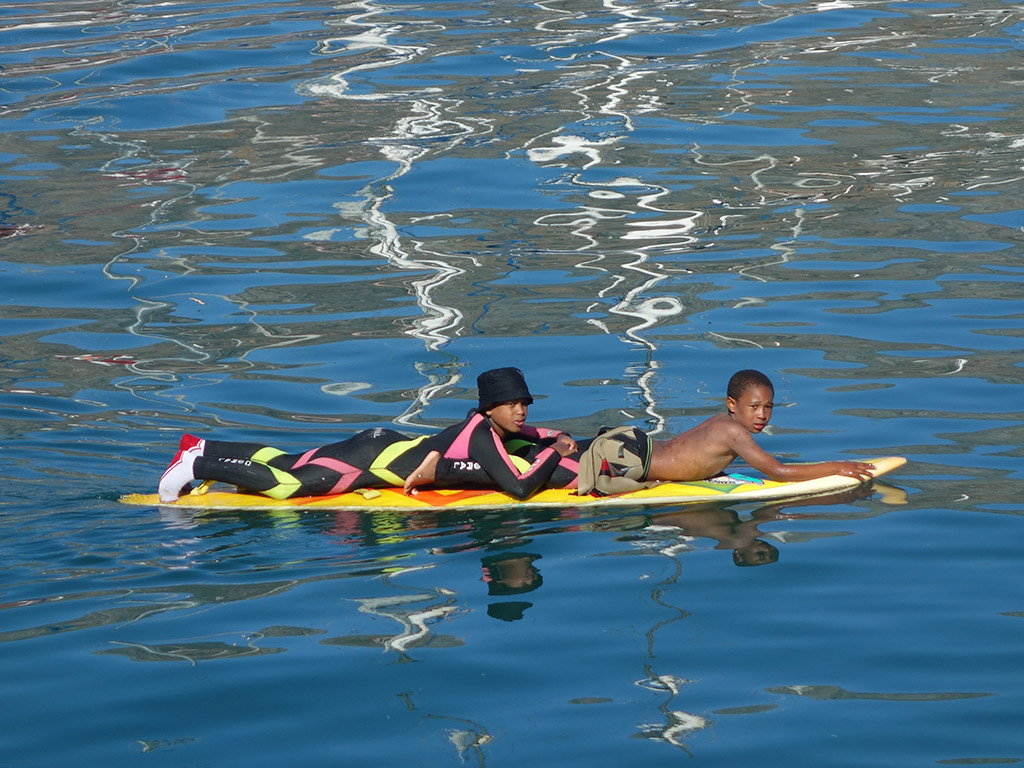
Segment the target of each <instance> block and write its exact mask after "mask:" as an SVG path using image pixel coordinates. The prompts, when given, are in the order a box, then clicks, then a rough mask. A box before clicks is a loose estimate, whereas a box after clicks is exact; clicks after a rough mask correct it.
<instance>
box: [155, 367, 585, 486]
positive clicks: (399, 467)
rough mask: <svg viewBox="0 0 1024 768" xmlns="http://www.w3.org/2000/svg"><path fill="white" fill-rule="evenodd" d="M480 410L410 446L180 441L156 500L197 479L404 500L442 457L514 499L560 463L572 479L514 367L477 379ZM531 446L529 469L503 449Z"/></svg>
mask: <svg viewBox="0 0 1024 768" xmlns="http://www.w3.org/2000/svg"><path fill="white" fill-rule="evenodd" d="M477 383H478V385H479V393H478V394H479V406H478V407H477V408H476V409H474V410H473V411H472V412H471V413H470V414H469V416H467V418H466V419H465V420H464V421H463V422H462V423H460V424H456V425H454V426H451V427H448V428H447V429H445V430H444V431H442V432H440V433H439V434H437V435H433V436H430V437H428V436H426V435H423V436H420V437H409V436H407V435H403V434H401V433H399V432H396V431H394V430H391V429H381V428H377V429H367V430H364V431H362V432H359V433H358V434H356V435H353V436H352V437H350V438H348V439H346V440H342V441H339V442H336V443H331V444H329V445H325V446H322V447H320V448H314V449H312V450H310V451H305V452H302V453H285V452H284V451H281V450H279V449H277V448H273V447H270V446H266V445H261V444H256V443H238V442H226V441H219V440H203V439H200V438H198V437H194V436H192V435H185V436H183V437H182V438H181V443H180V445H179V446H178V453H177V454H176V455H175V457H174V460H173V461H172V462H171V465H170V466H169V467H168V468H167V470H166V471H165V472H164V474H163V476H162V477H161V478H160V488H159V494H160V501H161V502H165V503H170V502H173V501H175V500H177V498H178V496H179V495H181V493H182V492H183V491H185V490H186V489H188V488H190V486H191V483H192V482H193V481H195V480H205V481H219V482H224V483H230V484H231V485H235V486H238V487H239V488H241V489H244V490H246V491H250V492H254V493H261V494H263V495H265V496H270V497H271V498H274V499H289V498H295V497H301V496H329V495H334V494H339V493H345V492H348V491H354V490H357V489H360V488H382V487H387V486H401V485H403V484H405V487H406V491H407V492H411V491H412V489H413V487H414V486H417V485H423V484H427V483H429V482H430V478H432V477H433V472H432V467H433V464H434V463H436V461H437V459H438V458H439V457H441V456H443V457H444V458H445V459H446V460H447V461H449V462H451V463H452V466H456V467H458V468H459V469H460V471H462V472H467V473H469V475H470V476H471V477H478V478H481V480H482V482H484V483H485V484H486V486H487V487H489V488H498V489H500V490H502V491H504V492H506V493H508V494H510V495H512V496H515V497H516V498H520V499H523V498H526V497H527V496H529V495H530V494H532V493H533V492H534V491H536V490H537V489H538V488H540V487H541V486H542V485H543V484H544V483H545V482H546V481H547V480H548V478H549V477H550V476H551V473H552V472H553V471H554V470H555V468H557V467H558V466H559V464H560V462H562V461H563V460H564V461H567V462H569V465H568V466H567V467H566V471H568V472H571V473H572V474H573V475H575V473H576V468H577V465H576V462H574V461H570V460H568V459H563V457H565V456H568V455H569V454H571V453H573V452H575V451H576V450H577V449H578V446H577V445H576V443H575V442H574V441H573V439H572V438H571V437H570V436H569V435H567V434H565V433H563V432H560V431H558V430H553V429H538V428H536V427H532V426H530V425H528V424H527V423H526V414H527V410H528V408H529V405H530V403H532V402H533V395H532V394H530V389H529V387H528V386H527V385H526V379H525V377H524V376H523V372H522V371H520V370H519V369H518V368H496V369H494V370H490V371H485V372H484V373H482V374H480V376H479V377H478V379H477ZM509 441H514V442H515V445H516V446H522V445H529V446H531V447H532V448H533V449H534V452H533V455H532V456H531V458H530V459H529V460H523V459H521V458H519V457H518V456H513V455H512V454H511V452H510V451H509V450H508V449H507V447H506V443H507V442H509Z"/></svg>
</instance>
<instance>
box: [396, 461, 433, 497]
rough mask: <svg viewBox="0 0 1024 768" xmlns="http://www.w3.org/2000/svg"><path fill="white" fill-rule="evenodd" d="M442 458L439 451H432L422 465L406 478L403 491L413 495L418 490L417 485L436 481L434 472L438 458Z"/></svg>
mask: <svg viewBox="0 0 1024 768" xmlns="http://www.w3.org/2000/svg"><path fill="white" fill-rule="evenodd" d="M440 458H441V453H440V452H439V451H431V452H430V453H428V454H427V455H426V456H425V457H423V461H421V462H420V465H419V466H418V467H416V469H414V470H413V471H412V472H410V473H409V476H408V477H407V478H405V485H404V486H403V487H402V491H403V492H404V493H405V495H406V496H412V495H414V494H415V493H417V491H416V486H419V485H430V484H431V483H432V482H434V473H435V472H436V470H437V460H438V459H440Z"/></svg>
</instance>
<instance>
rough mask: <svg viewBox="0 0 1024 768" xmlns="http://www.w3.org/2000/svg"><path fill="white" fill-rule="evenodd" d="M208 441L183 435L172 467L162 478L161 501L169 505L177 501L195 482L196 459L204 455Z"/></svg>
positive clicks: (168, 468)
mask: <svg viewBox="0 0 1024 768" xmlns="http://www.w3.org/2000/svg"><path fill="white" fill-rule="evenodd" d="M205 448H206V441H205V440H203V439H201V438H198V437H196V436H195V435H182V436H181V441H180V442H179V443H178V452H177V453H176V454H174V459H173V460H172V461H171V465H170V466H169V467H167V469H166V470H165V471H164V474H163V476H162V477H161V478H160V489H159V494H160V501H162V502H164V503H165V504H169V503H170V502H172V501H177V500H178V497H179V496H180V495H181V492H182V491H183V490H184V489H185V488H187V487H188V486H189V484H190V483H191V482H192V481H193V480H195V479H196V478H195V475H194V474H193V472H192V466H193V465H194V464H195V461H196V458H197V457H199V456H202V455H203V450H204V449H205Z"/></svg>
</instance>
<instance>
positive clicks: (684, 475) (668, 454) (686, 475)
mask: <svg viewBox="0 0 1024 768" xmlns="http://www.w3.org/2000/svg"><path fill="white" fill-rule="evenodd" d="M737 433H739V434H737ZM742 436H746V437H747V439H750V436H749V435H747V433H746V432H745V431H744V430H743V428H742V427H741V426H739V425H738V424H736V422H734V421H733V420H732V419H731V418H729V416H728V415H727V414H724V413H720V414H718V415H716V416H712V417H711V418H709V419H706V420H705V421H703V422H702V423H700V424H698V425H697V426H696V427H694V428H693V429H689V430H687V431H686V432H684V433H683V434H681V435H676V436H675V437H673V438H671V439H669V440H655V441H653V444H652V446H651V465H650V468H649V469H648V471H647V479H648V480H672V481H675V482H681V483H682V482H687V481H691V480H703V479H704V478H707V477H711V476H712V475H717V474H718V473H719V472H721V471H722V470H723V469H725V468H726V467H727V466H729V465H730V464H731V463H732V462H733V460H734V459H735V458H736V457H737V455H739V454H738V453H737V452H736V451H735V449H734V448H733V446H734V445H735V443H736V438H737V437H742ZM751 442H753V441H752V440H751Z"/></svg>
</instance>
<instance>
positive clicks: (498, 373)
mask: <svg viewBox="0 0 1024 768" xmlns="http://www.w3.org/2000/svg"><path fill="white" fill-rule="evenodd" d="M476 388H477V393H478V395H479V397H480V410H481V411H486V410H487V409H488V408H490V407H491V406H492V405H496V404H498V403H507V402H509V401H510V400H522V401H524V402H525V403H526V404H527V405H530V404H531V403H532V402H533V395H531V394H530V388H529V387H527V386H526V378H525V377H524V376H523V372H522V371H520V370H519V369H518V368H495V369H493V370H490V371H484V372H483V373H481V374H480V375H479V376H477V377H476Z"/></svg>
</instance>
